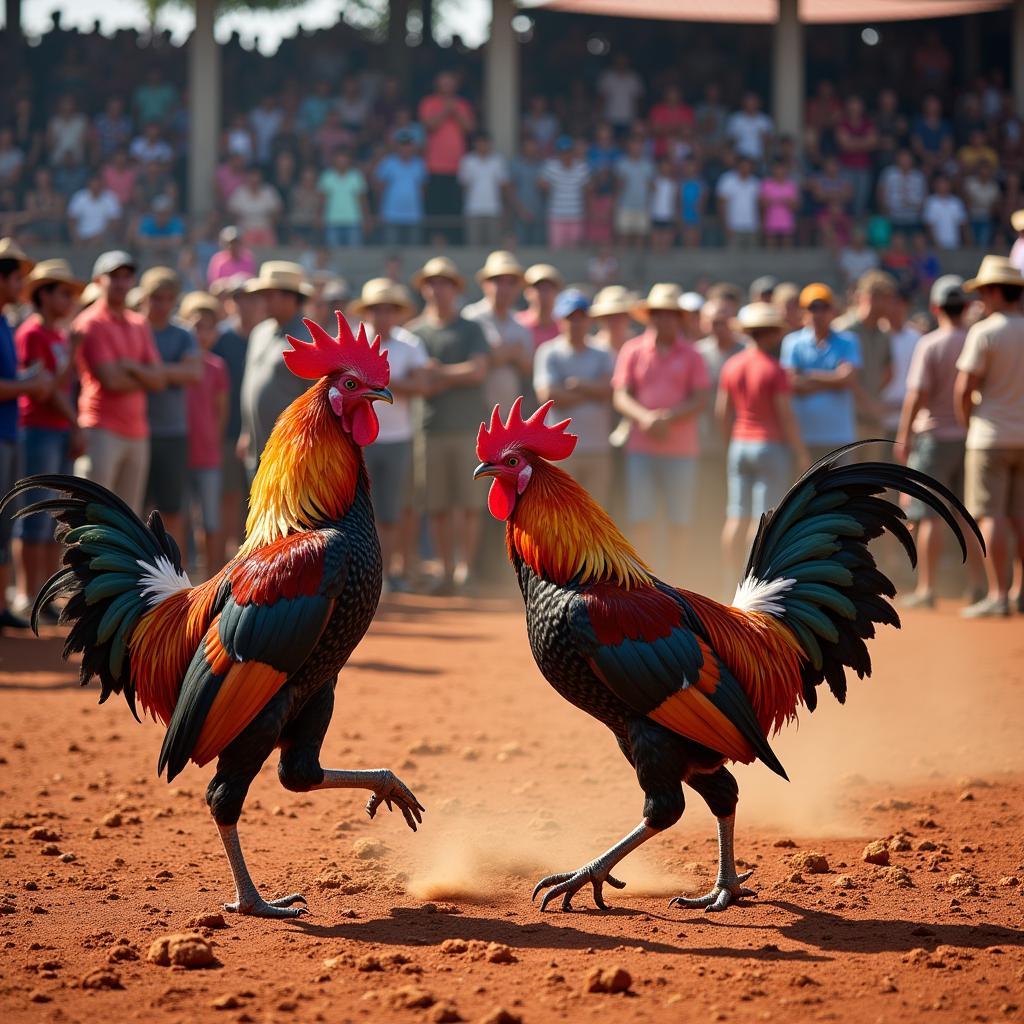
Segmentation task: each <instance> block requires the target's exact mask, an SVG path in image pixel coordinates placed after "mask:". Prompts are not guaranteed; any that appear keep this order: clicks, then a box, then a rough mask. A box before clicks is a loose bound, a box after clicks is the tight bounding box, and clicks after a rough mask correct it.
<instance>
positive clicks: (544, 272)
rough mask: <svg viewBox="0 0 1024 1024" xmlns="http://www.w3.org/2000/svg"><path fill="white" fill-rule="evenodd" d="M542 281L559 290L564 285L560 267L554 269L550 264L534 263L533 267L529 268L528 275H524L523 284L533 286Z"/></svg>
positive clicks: (527, 269)
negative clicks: (548, 282) (559, 270)
mask: <svg viewBox="0 0 1024 1024" xmlns="http://www.w3.org/2000/svg"><path fill="white" fill-rule="evenodd" d="M540 281H550V282H551V283H552V284H555V285H558V287H559V288H561V287H562V285H563V284H564V282H563V280H562V275H561V274H560V273H559V272H558V267H553V266H551V264H550V263H534V265H533V266H532V267H527V268H526V273H525V274H523V283H524V284H528V285H533V284H537V283H539V282H540Z"/></svg>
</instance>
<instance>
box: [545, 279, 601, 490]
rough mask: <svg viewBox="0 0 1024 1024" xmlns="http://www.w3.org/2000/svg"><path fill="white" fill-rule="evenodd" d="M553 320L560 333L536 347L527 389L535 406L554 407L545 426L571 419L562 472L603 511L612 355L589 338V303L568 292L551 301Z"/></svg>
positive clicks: (577, 292) (575, 290)
mask: <svg viewBox="0 0 1024 1024" xmlns="http://www.w3.org/2000/svg"><path fill="white" fill-rule="evenodd" d="M555 317H556V318H557V320H558V322H559V324H561V327H562V333H561V334H560V335H559V336H558V337H557V338H553V339H552V340H551V341H546V342H544V344H543V345H541V347H540V348H539V349H537V359H536V363H535V365H534V370H533V386H534V390H535V391H536V392H537V400H538V401H539V402H547V401H549V400H550V401H552V402H554V403H555V404H554V405H553V406H552V408H551V410H550V412H549V413H548V416H547V420H548V423H558V422H559V421H561V420H564V419H565V418H566V417H567V416H571V417H572V429H573V433H574V434H576V436H577V437H578V438H579V441H578V442H577V444H576V449H575V451H574V452H573V454H572V457H571V458H570V459H569V461H568V462H567V463H566V464H565V468H566V471H567V472H569V473H571V474H572V476H573V479H575V480H576V481H577V482H578V483H579V484H581V485H582V486H583V487H585V488H586V489H587V490H588V491H589V492H590V494H591V495H592V496H593V498H594V500H595V501H596V502H597V503H598V504H599V505H601V506H602V507H603V508H607V507H608V499H609V496H610V491H611V481H612V459H611V442H610V441H609V438H610V437H611V432H612V370H614V368H615V355H614V354H613V353H612V351H611V350H610V349H608V348H601V347H599V346H598V345H595V344H594V343H593V342H591V340H590V337H589V335H590V326H591V319H590V299H588V298H587V296H586V295H584V294H583V292H581V291H580V290H579V289H578V288H569V289H567V290H566V291H564V292H562V293H561V294H560V295H559V296H558V298H557V299H555Z"/></svg>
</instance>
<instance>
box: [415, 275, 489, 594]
mask: <svg viewBox="0 0 1024 1024" xmlns="http://www.w3.org/2000/svg"><path fill="white" fill-rule="evenodd" d="M413 284H414V285H415V286H416V288H418V289H419V292H420V294H421V295H422V296H423V300H424V302H425V303H426V305H425V307H424V309H423V312H422V314H421V315H420V316H419V317H418V318H417V319H416V320H413V321H412V322H411V323H410V324H409V325H408V327H409V330H410V331H412V332H413V333H414V334H416V335H418V336H419V337H420V338H422V339H423V344H424V345H425V346H426V349H427V354H428V355H429V356H430V358H431V376H432V381H431V387H430V393H429V394H428V395H427V397H426V398H425V399H424V401H423V451H422V453H421V454H420V456H419V457H418V458H417V460H416V463H417V467H418V471H419V472H420V473H421V474H422V477H421V480H420V481H419V482H420V484H421V485H422V489H423V494H424V496H425V499H426V507H427V515H428V516H429V518H430V525H431V530H432V533H433V538H434V545H435V548H436V550H437V555H438V557H439V558H440V559H441V567H442V575H441V578H440V579H439V580H438V585H437V589H436V593H438V594H441V595H449V594H453V593H454V592H455V588H456V583H457V582H458V583H465V582H466V581H467V580H470V579H471V578H472V574H473V571H474V570H475V568H476V560H477V549H478V548H479V544H480V511H481V510H480V495H479V491H478V490H477V489H476V488H474V487H473V486H472V481H471V480H470V477H469V475H468V474H466V473H465V472H464V471H463V469H462V462H463V458H464V456H465V454H466V452H467V451H471V450H472V447H473V444H474V440H475V438H476V432H477V430H478V429H479V427H480V420H481V418H482V417H483V416H484V415H485V407H484V396H483V383H484V380H485V379H486V377H487V370H488V367H489V363H490V353H491V349H490V345H488V343H487V338H486V337H485V335H484V332H483V329H482V328H481V327H480V325H479V324H477V323H474V322H473V321H472V320H467V319H466V318H465V317H464V316H462V315H461V314H460V313H459V307H458V299H459V295H460V294H461V293H462V291H463V289H464V288H465V284H466V282H465V280H464V279H463V277H462V275H461V274H460V273H459V271H458V268H457V267H456V266H455V264H454V263H452V261H451V260H450V259H448V258H447V257H446V256H436V257H435V258H434V259H432V260H428V261H427V263H426V264H425V265H424V266H423V268H422V269H421V270H419V271H417V272H416V274H415V275H414V276H413ZM456 537H458V538H459V540H460V541H461V545H460V546H461V552H460V553H461V559H460V560H459V561H457V560H456V542H455V541H456Z"/></svg>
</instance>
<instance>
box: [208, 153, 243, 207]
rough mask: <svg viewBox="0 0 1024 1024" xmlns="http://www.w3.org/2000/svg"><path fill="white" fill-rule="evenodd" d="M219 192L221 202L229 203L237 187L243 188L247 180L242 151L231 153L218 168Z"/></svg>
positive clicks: (216, 176) (216, 175)
mask: <svg viewBox="0 0 1024 1024" xmlns="http://www.w3.org/2000/svg"><path fill="white" fill-rule="evenodd" d="M214 177H215V178H216V181H217V194H218V195H219V197H220V201H221V203H223V204H224V205H227V203H228V202H229V201H230V199H231V196H232V195H233V194H234V192H235V189H238V188H241V187H242V184H243V183H244V181H245V157H244V156H243V155H242V154H241V153H229V154H228V158H227V160H225V161H224V162H223V163H222V164H221V165H220V166H219V167H218V168H217V170H216V173H215V175H214Z"/></svg>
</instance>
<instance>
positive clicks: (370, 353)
mask: <svg viewBox="0 0 1024 1024" xmlns="http://www.w3.org/2000/svg"><path fill="white" fill-rule="evenodd" d="M302 322H303V323H304V324H305V325H306V330H307V331H309V336H310V337H311V338H312V339H313V340H312V342H309V341H299V339H298V338H293V337H292V336H291V335H290V334H289V335H288V341H289V342H291V346H292V347H291V349H290V350H289V351H286V352H285V354H284V361H285V364H286V365H287V366H288V369H289V370H291V371H292V373H294V374H295V376H296V377H304V378H305V379H306V380H319V379H320V378H321V377H327V376H330V374H332V373H338V372H339V371H341V370H351V371H353V372H355V373H357V374H359V376H360V377H362V379H363V380H364V381H365V383H367V384H369V385H371V386H372V387H380V388H382V387H386V386H387V383H388V381H389V380H390V379H391V368H390V366H389V365H388V354H387V352H382V351H381V350H380V335H378V336H377V337H376V338H374V340H373V344H372V345H371V344H370V340H369V338H367V336H366V325H365V324H360V325H359V332H358V334H355V335H353V334H352V328H351V327H349V325H348V321H347V320H346V319H345V315H344V314H343V313H342V312H341V310H340V309H339V310H338V336H337V337H336V338H332V337H331V336H330V335H329V334H328V333H327V332H326V331H325V330H324V329H323V328H322V327H321V326H320V325H319V324H318V323H316V322H314V321H313V320H309V319H304V320H303V321H302Z"/></svg>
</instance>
